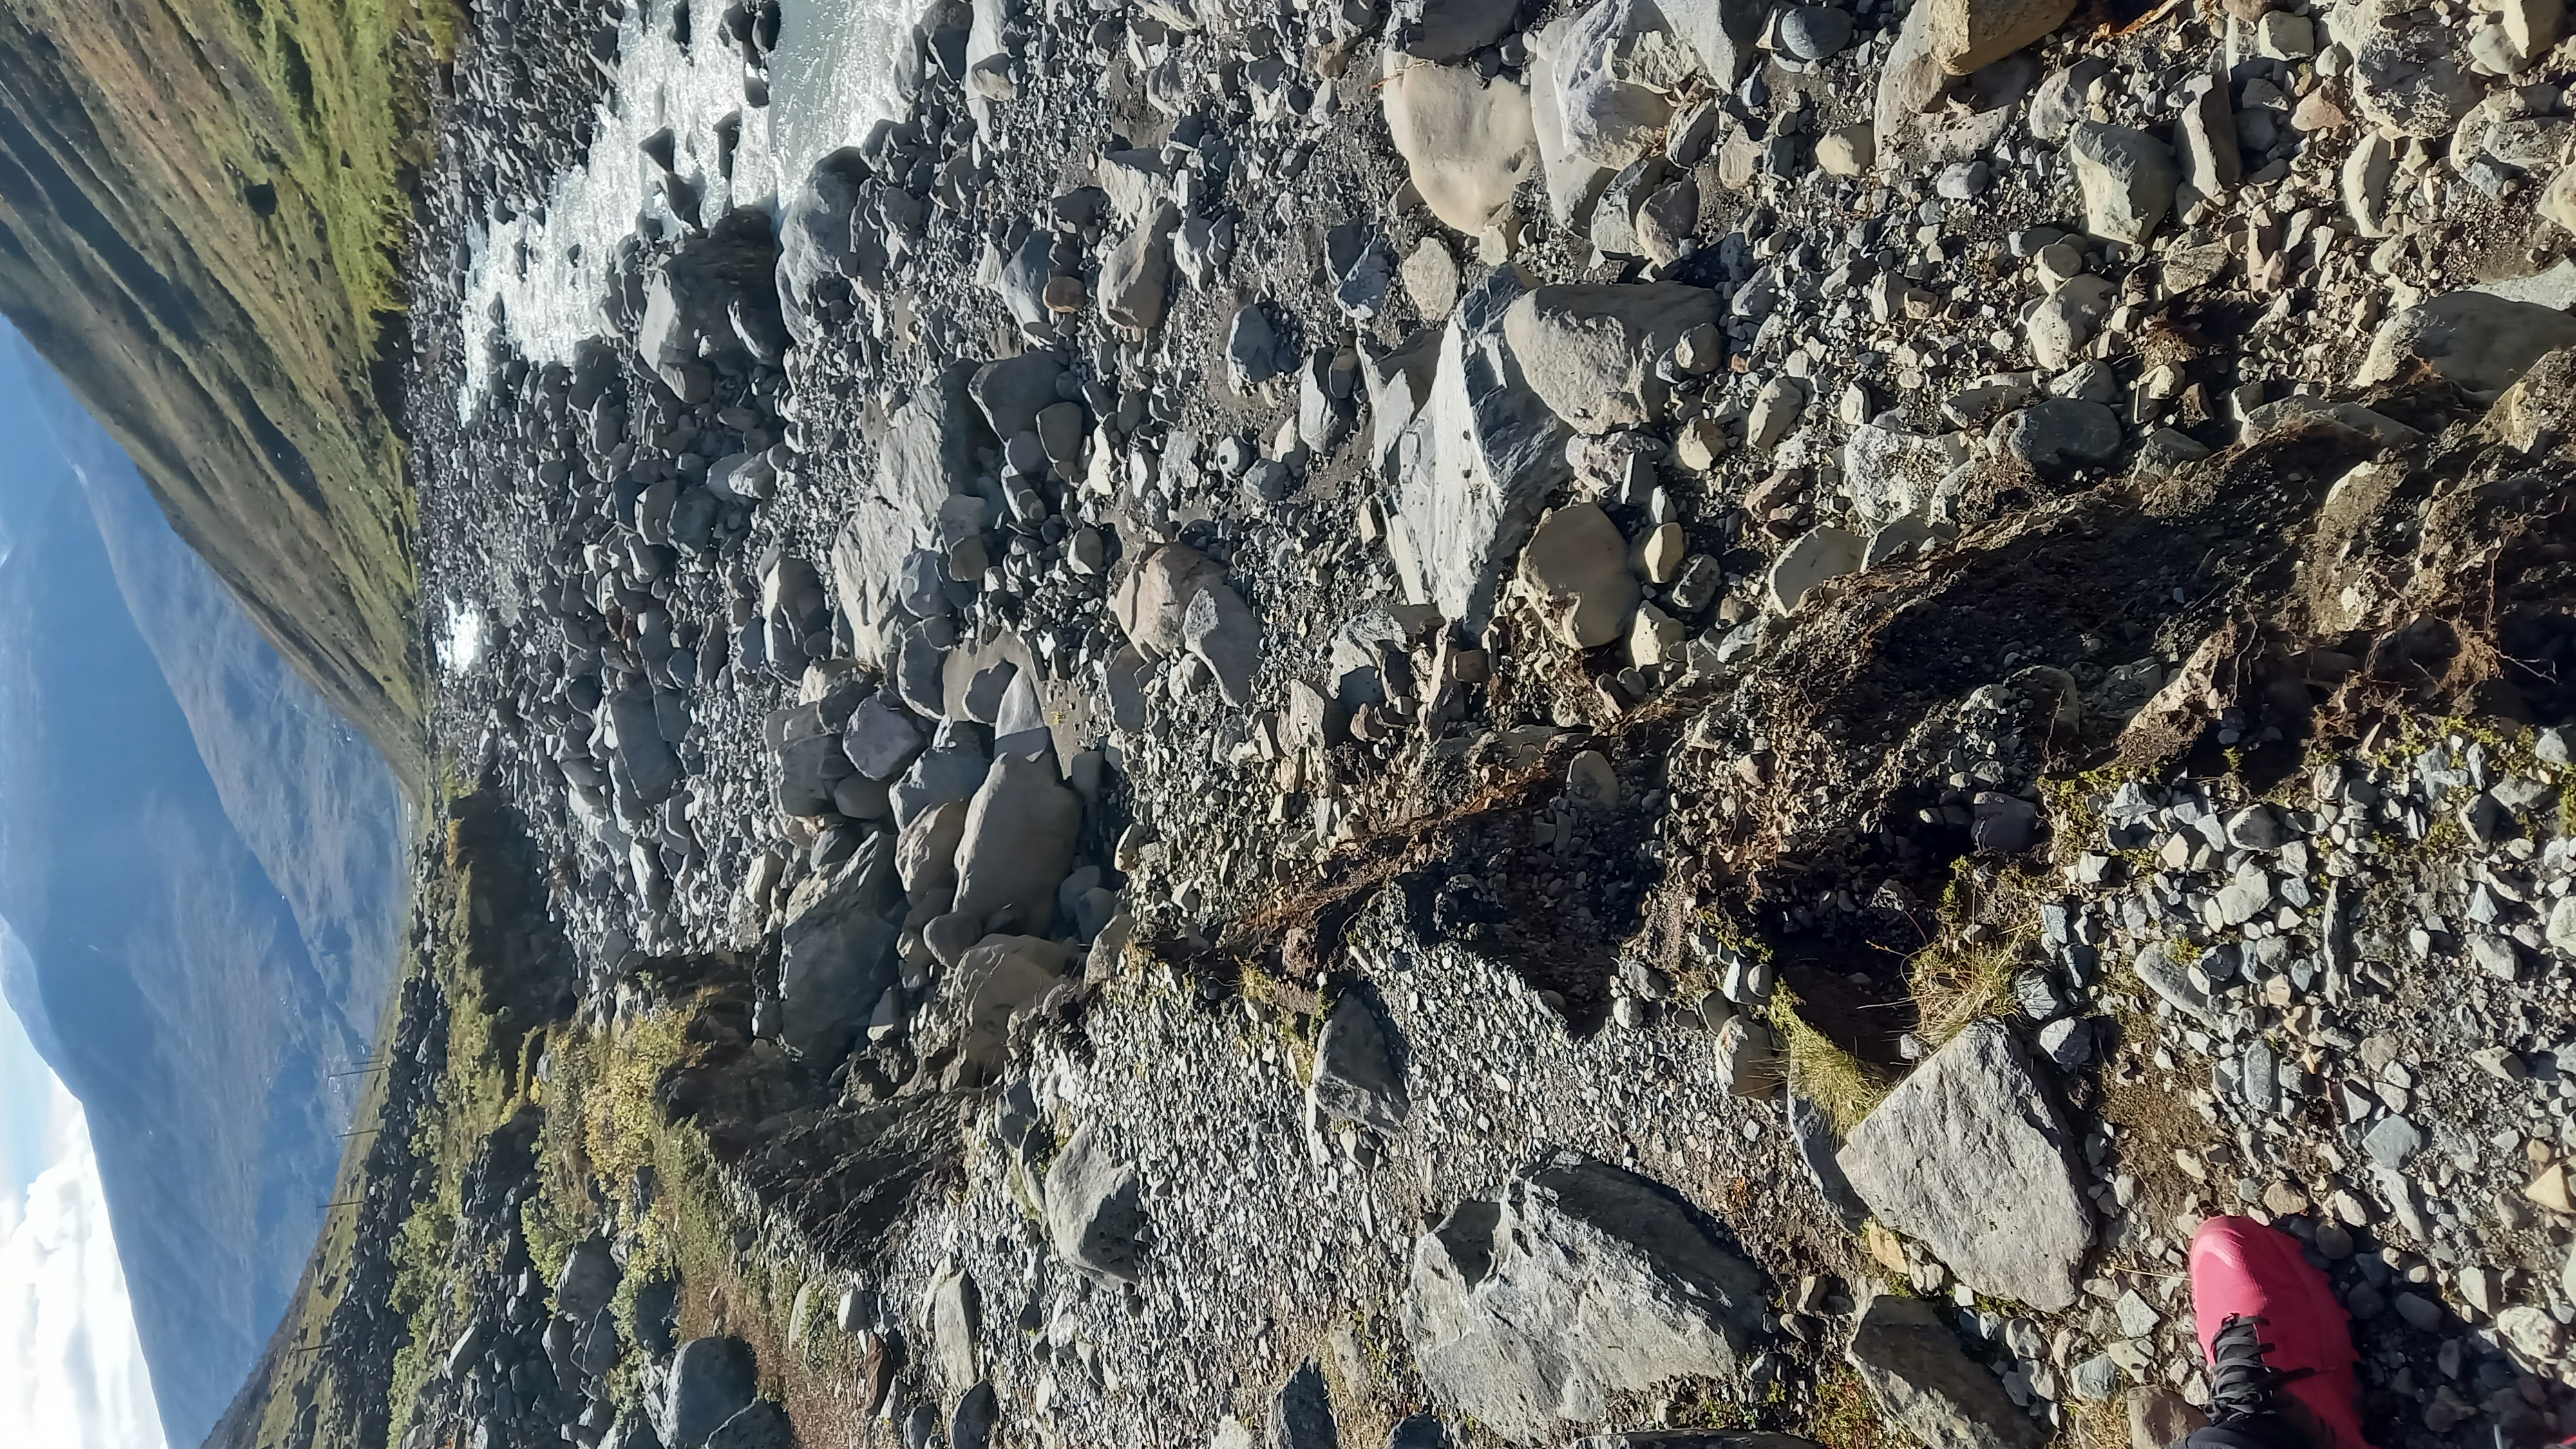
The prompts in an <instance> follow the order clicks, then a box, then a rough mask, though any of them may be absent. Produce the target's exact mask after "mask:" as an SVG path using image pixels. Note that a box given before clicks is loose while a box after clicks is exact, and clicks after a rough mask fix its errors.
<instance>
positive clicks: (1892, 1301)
mask: <svg viewBox="0 0 2576 1449" xmlns="http://www.w3.org/2000/svg"><path fill="white" fill-rule="evenodd" d="M1948 1319H1949V1315H1948V1314H1947V1313H1945V1312H1944V1311H1942V1310H1941V1309H1940V1308H1939V1307H1937V1306H1935V1305H1933V1304H1931V1303H1927V1302H1925V1301H1923V1300H1922V1299H1919V1298H1903V1297H1899V1296H1897V1295H1895V1294H1893V1293H1882V1294H1880V1295H1879V1296H1878V1297H1876V1298H1873V1299H1871V1300H1870V1301H1869V1306H1868V1307H1866V1308H1864V1309H1862V1310H1861V1315H1860V1322H1859V1324H1858V1325H1857V1326H1856V1327H1855V1328H1854V1329H1853V1330H1852V1342H1851V1349H1850V1351H1849V1356H1850V1359H1851V1365H1852V1367H1853V1368H1854V1369H1856V1370H1858V1371H1859V1373H1860V1379H1861V1382H1862V1383H1863V1384H1864V1385H1866V1386H1868V1388H1869V1392H1870V1396H1871V1397H1872V1398H1875V1399H1876V1400H1877V1401H1878V1406H1879V1410H1880V1412H1881V1413H1884V1414H1885V1415H1886V1416H1887V1417H1888V1418H1889V1419H1890V1420H1891V1421H1893V1422H1894V1423H1895V1424H1896V1426H1897V1427H1899V1428H1901V1429H1903V1430H1904V1431H1905V1432H1906V1433H1907V1434H1910V1435H1912V1436H1913V1437H1914V1438H1915V1439H1917V1440H1920V1441H1921V1442H1923V1443H1925V1444H1933V1445H1939V1446H1941V1449H2037V1446H2038V1445H2039V1444H2041V1443H2043V1442H2045V1441H2046V1440H2047V1438H2048V1433H2047V1431H2046V1430H2045V1429H2042V1428H2041V1427H2040V1426H2039V1424H2038V1423H2037V1421H2035V1420H2033V1419H2032V1418H2031V1417H2030V1416H2029V1415H2028V1414H2025V1413H2023V1412H2022V1411H2021V1410H2020V1409H2019V1408H2017V1407H2015V1406H2014V1404H2013V1401H2012V1399H2011V1398H2010V1396H2008V1395H2006V1394H2005V1392H2004V1386H2003V1384H2002V1382H2001V1381H2000V1380H1998V1379H1997V1378H1996V1377H1995V1376H1994V1375H1993V1374H1992V1373H1989V1372H1987V1371H1986V1369H1985V1368H1984V1367H1983V1366H1982V1365H1980V1364H1977V1363H1975V1362H1973V1361H1972V1360H1970V1359H1969V1357H1968V1355H1967V1354H1966V1353H1965V1352H1963V1351H1961V1349H1960V1347H1959V1340H1958V1337H1957V1335H1955V1334H1954V1333H1952V1332H1951V1330H1950V1325H1949V1322H1948Z"/></svg>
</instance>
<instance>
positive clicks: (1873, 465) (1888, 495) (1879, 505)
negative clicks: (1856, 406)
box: [1843, 419, 1966, 524]
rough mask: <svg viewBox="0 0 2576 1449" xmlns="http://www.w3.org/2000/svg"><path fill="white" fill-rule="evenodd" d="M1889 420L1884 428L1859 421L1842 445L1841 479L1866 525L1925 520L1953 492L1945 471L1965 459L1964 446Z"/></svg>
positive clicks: (1941, 506) (1953, 488)
mask: <svg viewBox="0 0 2576 1449" xmlns="http://www.w3.org/2000/svg"><path fill="white" fill-rule="evenodd" d="M1890 421H1891V424H1892V425H1890V426H1884V427H1883V426H1880V425H1879V424H1876V423H1863V424H1861V425H1860V426H1859V427H1856V428H1854V429H1852V431H1851V437H1850V438H1849V439H1848V440H1846V441H1845V442H1844V444H1843V481H1844V483H1845V484H1846V485H1847V486H1848V487H1849V488H1850V489H1851V500H1852V511H1853V512H1855V513H1857V514H1859V515H1860V517H1861V520H1862V521H1863V522H1865V523H1870V524H1883V523H1893V522H1895V521H1896V520H1897V519H1900V518H1928V517H1931V516H1933V515H1934V514H1935V513H1938V512H1942V511H1944V505H1946V504H1947V502H1948V501H1949V499H1950V498H1951V497H1952V496H1953V495H1954V494H1955V493H1956V492H1957V491H1958V485H1957V484H1955V483H1953V482H1952V481H1950V472H1951V470H1952V469H1953V468H1956V467H1957V466H1958V465H1959V464H1960V463H1962V462H1965V461H1966V450H1965V449H1964V448H1961V447H1959V446H1957V445H1956V444H1953V443H1949V442H1945V441H1944V440H1942V439H1940V438H1927V437H1924V436H1922V435H1921V434H1919V433H1911V432H1908V431H1906V430H1905V427H1904V424H1903V423H1902V422H1898V421H1895V420H1892V419H1891V420H1890Z"/></svg>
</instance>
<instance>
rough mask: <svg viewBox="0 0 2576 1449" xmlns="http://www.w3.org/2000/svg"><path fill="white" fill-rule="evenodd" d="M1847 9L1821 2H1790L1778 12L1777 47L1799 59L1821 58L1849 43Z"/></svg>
mask: <svg viewBox="0 0 2576 1449" xmlns="http://www.w3.org/2000/svg"><path fill="white" fill-rule="evenodd" d="M1851 38H1852V18H1851V14H1850V12H1848V11H1843V10H1836V9H1833V8H1831V7H1829V6H1824V5H1793V6H1790V7H1789V8H1788V9H1786V10H1784V11H1782V12H1781V14H1780V48H1781V49H1782V50H1785V51H1787V52H1789V53H1790V54H1791V55H1794V56H1796V57H1797V58H1798V59H1800V60H1823V59H1824V58H1825V57H1827V56H1829V55H1833V54H1835V53H1836V52H1838V51H1840V50H1841V49H1842V48H1843V47H1844V46H1846V45H1849V44H1851Z"/></svg>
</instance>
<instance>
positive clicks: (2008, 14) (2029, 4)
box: [1876, 0, 2075, 148]
mask: <svg viewBox="0 0 2576 1449" xmlns="http://www.w3.org/2000/svg"><path fill="white" fill-rule="evenodd" d="M2074 12H2075V0H1917V3H1916V4H1915V5H1914V7H1913V8H1912V9H1910V10H1908V11H1906V12H1905V24H1904V26H1903V27H1902V28H1901V29H1899V30H1898V31H1897V34H1896V45H1895V47H1894V48H1893V49H1892V50H1890V51H1889V53H1888V57H1887V60H1886V61H1885V63H1884V64H1882V65H1881V66H1880V68H1879V80H1878V96H1877V105H1876V121H1877V127H1876V129H1877V135H1878V141H1879V145H1880V146H1881V147H1882V148H1886V147H1890V146H1892V145H1893V143H1894V142H1895V141H1896V139H1897V138H1898V137H1899V136H1901V135H1902V134H1903V133H1904V131H1905V128H1906V125H1907V124H1908V123H1909V122H1910V121H1912V120H1913V118H1914V117H1915V116H1917V115H1919V114H1921V113H1923V112H1925V111H1929V110H1931V109H1932V108H1933V106H1934V104H1935V103H1936V102H1938V101H1939V100H1940V98H1941V96H1942V94H1943V93H1944V92H1946V91H1947V90H1948V89H1949V88H1950V86H1951V83H1952V82H1954V81H1956V80H1958V79H1959V78H1960V77H1962V76H1967V75H1973V74H1974V73H1976V72H1977V71H1980V70H1983V69H1985V68H1986V67H1987V66H1990V65H1993V64H1994V63H1995V62H1997V61H2000V60H2002V59H2003V58H2004V57H2006V56H2008V55H2011V54H2012V53H2013V52H2014V51H2017V50H2019V49H2021V48H2022V47H2023V46H2025V45H2028V44H2030V43H2031V42H2033V41H2035V40H2038V39H2040V38H2042V37H2044V36H2046V35H2047V34H2048V33H2049V32H2051V31H2053V30H2055V29H2056V28H2057V27H2058V26H2060V25H2063V24H2065V23H2066V17H2067V16H2069V15H2071V14H2073V13H2074Z"/></svg>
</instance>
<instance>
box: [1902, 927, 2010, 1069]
mask: <svg viewBox="0 0 2576 1449" xmlns="http://www.w3.org/2000/svg"><path fill="white" fill-rule="evenodd" d="M2020 964H2021V962H2020V956H2019V953H2018V952H2017V951H2016V950H2015V949H2014V948H2013V947H2012V946H2011V945H2009V944H2005V943H2001V942H1996V943H1990V944H1987V945H1983V946H1971V947H1965V948H1956V947H1948V946H1934V947H1931V948H1929V949H1927V950H1925V951H1923V952H1921V953H1920V954H1918V955H1916V956H1915V958H1914V959H1913V961H1912V962H1911V963H1909V964H1908V965H1907V967H1906V987H1907V989H1908V991H1910V992H1911V993H1912V995H1913V997H1914V1007H1915V1011H1916V1012H1917V1014H1918V1017H1919V1024H1918V1025H1917V1027H1916V1031H1917V1032H1919V1033H1920V1034H1921V1035H1922V1037H1923V1039H1924V1040H1925V1041H1927V1042H1930V1043H1931V1044H1932V1045H1934V1046H1936V1047H1937V1046H1939V1045H1941V1044H1942V1043H1944V1042H1946V1041H1948V1040H1949V1039H1950V1038H1952V1037H1954V1036H1957V1035H1958V1034H1959V1033H1961V1032H1963V1031H1965V1030H1967V1029H1968V1023H1970V1022H1972V1021H1975V1020H1976V1019H1977V1018H1979V1017H1981V1016H2000V1015H2003V1014H2004V1013H2005V1012H2007V1011H2009V1010H2011V1009H2012V977H2013V971H2014V970H2015V968H2017V967H2018V966H2019V965H2020Z"/></svg>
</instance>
